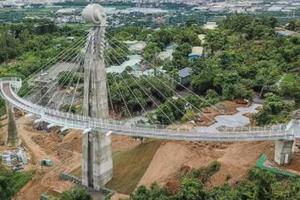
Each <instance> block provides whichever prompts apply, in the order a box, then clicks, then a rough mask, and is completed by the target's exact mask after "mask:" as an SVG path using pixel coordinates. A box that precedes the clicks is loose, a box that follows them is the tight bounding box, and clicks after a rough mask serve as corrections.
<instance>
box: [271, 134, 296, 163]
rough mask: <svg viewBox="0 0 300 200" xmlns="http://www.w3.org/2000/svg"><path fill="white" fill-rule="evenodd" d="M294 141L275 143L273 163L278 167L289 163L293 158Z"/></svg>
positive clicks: (278, 141)
mask: <svg viewBox="0 0 300 200" xmlns="http://www.w3.org/2000/svg"><path fill="white" fill-rule="evenodd" d="M294 143H295V141H294V140H277V141H275V155H274V161H275V162H276V163H277V164H279V165H287V164H289V163H290V162H291V160H292V156H293V153H294V151H293V148H294Z"/></svg>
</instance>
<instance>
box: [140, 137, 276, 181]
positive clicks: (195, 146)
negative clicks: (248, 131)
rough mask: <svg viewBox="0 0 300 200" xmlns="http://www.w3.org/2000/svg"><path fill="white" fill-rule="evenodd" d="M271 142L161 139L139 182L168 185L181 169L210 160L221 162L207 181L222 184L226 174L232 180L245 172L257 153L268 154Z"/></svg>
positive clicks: (193, 166) (254, 160) (270, 152)
mask: <svg viewBox="0 0 300 200" xmlns="http://www.w3.org/2000/svg"><path fill="white" fill-rule="evenodd" d="M272 146H273V144H272V142H247V143H246V142H245V143H212V142H211V143H208V142H171V141H170V142H165V143H164V144H162V145H161V147H160V148H159V149H158V150H157V152H156V154H155V156H154V157H153V160H152V162H151V164H150V165H149V167H148V169H147V171H146V172H145V174H144V176H143V177H142V179H141V180H140V182H139V185H146V186H150V185H151V184H152V183H153V182H157V183H159V184H162V185H165V184H167V185H172V184H171V183H174V182H176V181H174V179H176V177H178V176H177V175H178V174H179V173H180V171H182V170H183V169H185V168H187V169H190V168H199V167H202V166H206V165H208V164H209V163H210V162H212V161H214V160H218V161H219V162H220V163H221V169H220V171H219V172H218V173H217V174H215V175H214V176H213V177H212V178H211V180H210V184H211V185H212V186H216V185H221V184H224V183H225V182H226V181H227V179H228V177H232V178H231V180H230V181H231V182H235V181H238V180H240V179H241V178H243V177H244V176H245V175H246V174H247V172H248V170H249V169H250V168H252V167H253V166H254V165H255V162H256V159H257V158H258V157H259V155H260V154H261V153H266V154H267V155H272V151H273V148H272Z"/></svg>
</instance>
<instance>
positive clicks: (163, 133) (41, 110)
mask: <svg viewBox="0 0 300 200" xmlns="http://www.w3.org/2000/svg"><path fill="white" fill-rule="evenodd" d="M21 85H22V82H21V80H20V79H17V78H9V77H5V78H0V86H1V93H2V96H3V97H4V98H5V99H6V100H7V101H9V102H10V103H11V104H12V105H13V106H15V107H17V108H19V109H21V110H24V111H25V112H28V113H31V114H34V115H35V116H36V117H38V118H40V119H41V120H42V121H46V122H48V123H50V124H54V125H56V126H62V127H66V128H72V129H81V130H102V131H103V132H108V131H112V132H113V133H114V134H120V135H128V136H138V137H148V138H159V139H168V140H189V141H261V140H278V139H293V138H294V137H295V135H294V133H293V131H290V130H289V129H287V126H286V125H285V124H279V125H274V126H266V127H241V128H225V129H222V130H220V131H219V132H202V131H197V130H195V129H192V130H172V129H167V128H159V127H154V126H144V127H142V126H140V125H138V126H135V125H125V123H124V122H120V121H116V120H108V119H98V118H92V117H88V116H83V115H75V114H72V113H66V112H61V111H58V110H54V109H50V108H46V107H42V106H40V105H37V104H33V103H31V102H29V101H27V100H25V99H23V98H21V97H19V96H18V95H17V94H16V93H15V92H14V90H13V88H15V90H18V89H19V88H20V87H21Z"/></svg>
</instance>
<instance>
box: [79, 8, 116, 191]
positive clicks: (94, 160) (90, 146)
mask: <svg viewBox="0 0 300 200" xmlns="http://www.w3.org/2000/svg"><path fill="white" fill-rule="evenodd" d="M82 16H83V18H84V19H85V20H86V21H87V22H92V23H93V24H94V27H93V29H92V31H91V33H90V36H89V38H88V41H87V50H86V55H85V60H84V98H83V114H84V115H86V116H90V117H96V118H108V100H107V99H108V97H107V88H106V69H105V62H104V54H103V53H104V37H105V26H106V14H105V12H104V8H103V7H101V6H100V5H98V4H90V5H88V6H87V7H86V8H85V9H84V10H83V12H82ZM82 157H83V161H82V183H83V184H84V185H85V186H89V187H93V188H94V189H97V190H99V189H100V188H101V187H102V186H103V185H105V184H106V183H107V182H108V181H109V180H110V179H111V178H112V169H113V165H112V151H111V138H110V136H107V135H106V134H105V133H103V132H100V131H99V130H92V131H91V132H89V133H87V134H85V135H84V136H83V151H82Z"/></svg>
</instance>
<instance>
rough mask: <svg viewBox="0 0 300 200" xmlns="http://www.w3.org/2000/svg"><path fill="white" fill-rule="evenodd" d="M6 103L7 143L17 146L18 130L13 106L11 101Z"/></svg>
mask: <svg viewBox="0 0 300 200" xmlns="http://www.w3.org/2000/svg"><path fill="white" fill-rule="evenodd" d="M5 104H6V115H7V119H8V121H7V139H6V143H7V144H8V145H11V146H16V144H17V142H18V141H17V140H18V130H17V125H16V121H15V116H14V111H13V107H12V106H11V105H10V104H9V102H5Z"/></svg>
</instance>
